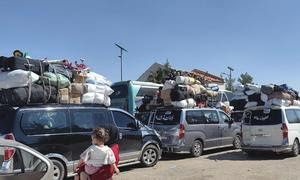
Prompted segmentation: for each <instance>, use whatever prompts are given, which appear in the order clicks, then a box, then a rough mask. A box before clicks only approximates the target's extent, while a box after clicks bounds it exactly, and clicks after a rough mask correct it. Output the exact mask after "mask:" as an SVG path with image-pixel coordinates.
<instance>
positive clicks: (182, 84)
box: [159, 76, 230, 109]
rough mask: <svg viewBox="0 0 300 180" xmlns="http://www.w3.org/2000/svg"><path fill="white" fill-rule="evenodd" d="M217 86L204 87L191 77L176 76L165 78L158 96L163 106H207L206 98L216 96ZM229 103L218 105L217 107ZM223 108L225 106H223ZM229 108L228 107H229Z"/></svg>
mask: <svg viewBox="0 0 300 180" xmlns="http://www.w3.org/2000/svg"><path fill="white" fill-rule="evenodd" d="M218 90H219V88H218V86H217V85H213V86H208V87H204V86H203V85H202V83H201V82H200V81H198V80H196V79H195V78H193V77H188V76H177V77H176V79H175V80H167V81H166V82H165V83H164V86H163V88H162V89H161V92H160V93H159V95H160V98H161V99H162V100H163V105H164V106H175V107H180V108H194V107H199V108H203V107H207V106H208V99H209V98H215V97H217V96H218ZM223 106H226V108H227V109H228V107H227V106H229V105H225V104H222V105H219V108H222V107H223ZM224 109H225V108H224ZM229 109H230V108H229Z"/></svg>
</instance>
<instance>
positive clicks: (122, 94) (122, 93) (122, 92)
mask: <svg viewBox="0 0 300 180" xmlns="http://www.w3.org/2000/svg"><path fill="white" fill-rule="evenodd" d="M111 88H112V89H113V90H114V92H113V93H112V94H111V95H110V98H111V99H118V98H127V95H128V86H127V85H113V86H111Z"/></svg>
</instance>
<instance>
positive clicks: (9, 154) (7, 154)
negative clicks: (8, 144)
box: [4, 148, 15, 161]
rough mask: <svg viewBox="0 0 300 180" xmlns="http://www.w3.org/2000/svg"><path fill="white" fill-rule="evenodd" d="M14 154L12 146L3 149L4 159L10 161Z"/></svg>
mask: <svg viewBox="0 0 300 180" xmlns="http://www.w3.org/2000/svg"><path fill="white" fill-rule="evenodd" d="M14 154H15V149H14V148H6V149H5V150H4V161H10V160H11V159H12V157H13V156H14Z"/></svg>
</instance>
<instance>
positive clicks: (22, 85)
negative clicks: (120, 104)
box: [0, 53, 113, 106]
mask: <svg viewBox="0 0 300 180" xmlns="http://www.w3.org/2000/svg"><path fill="white" fill-rule="evenodd" d="M14 55H15V53H14ZM110 85H111V82H109V81H108V80H107V79H106V78H105V77H103V76H102V75H99V74H97V73H94V72H90V70H89V68H87V67H86V65H84V64H83V62H82V63H81V64H77V62H76V63H75V66H73V65H72V63H70V62H69V61H68V60H53V61H50V60H38V59H31V58H28V57H23V56H16V55H15V56H13V57H4V56H1V57H0V104H5V105H11V106H22V105H26V104H46V103H61V104H83V103H88V104H101V105H105V106H110V98H109V95H111V94H112V93H113V90H112V89H111V88H110Z"/></svg>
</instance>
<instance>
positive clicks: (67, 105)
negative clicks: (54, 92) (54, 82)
mask: <svg viewBox="0 0 300 180" xmlns="http://www.w3.org/2000/svg"><path fill="white" fill-rule="evenodd" d="M37 107H103V108H107V106H105V105H102V104H92V103H87V104H59V103H47V104H42V103H36V104H26V105H22V106H11V105H7V104H3V105H0V108H7V109H18V108H37Z"/></svg>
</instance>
